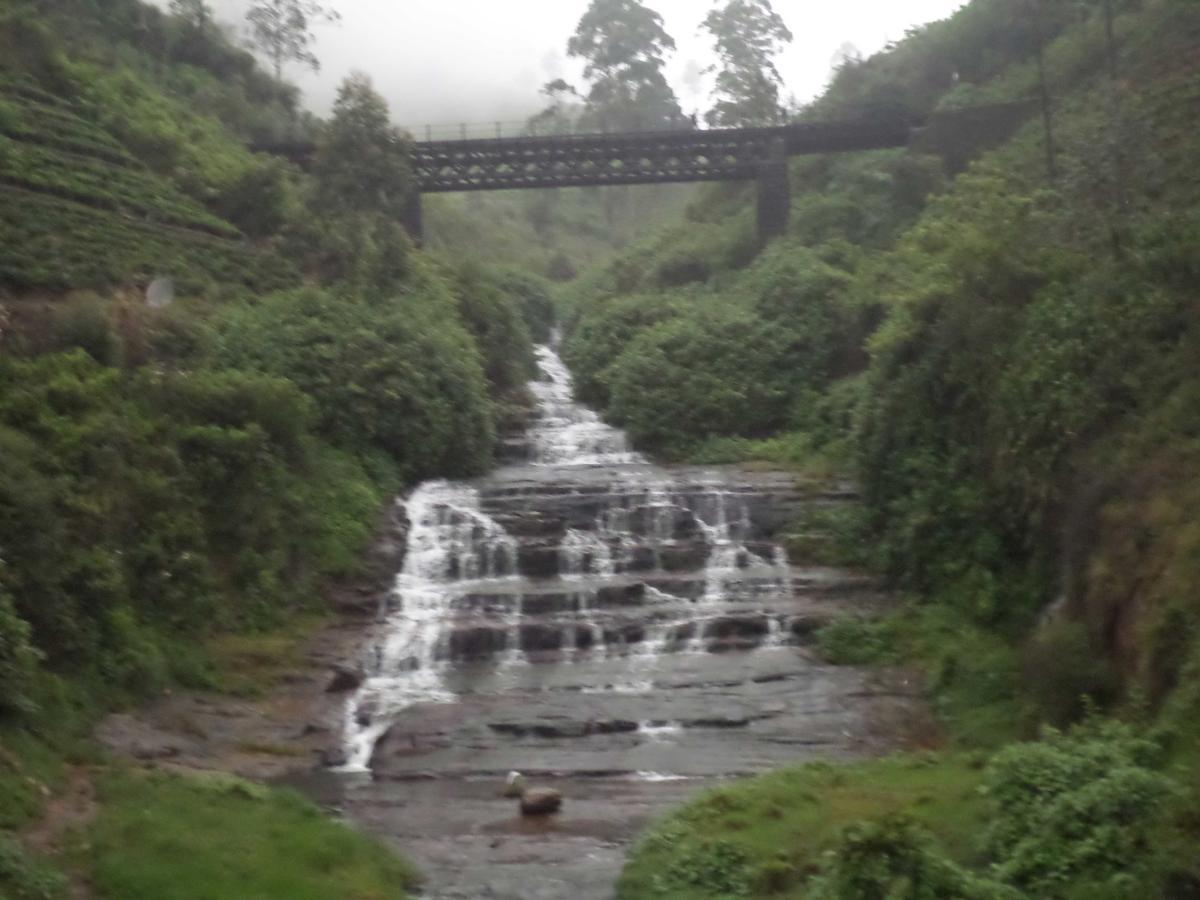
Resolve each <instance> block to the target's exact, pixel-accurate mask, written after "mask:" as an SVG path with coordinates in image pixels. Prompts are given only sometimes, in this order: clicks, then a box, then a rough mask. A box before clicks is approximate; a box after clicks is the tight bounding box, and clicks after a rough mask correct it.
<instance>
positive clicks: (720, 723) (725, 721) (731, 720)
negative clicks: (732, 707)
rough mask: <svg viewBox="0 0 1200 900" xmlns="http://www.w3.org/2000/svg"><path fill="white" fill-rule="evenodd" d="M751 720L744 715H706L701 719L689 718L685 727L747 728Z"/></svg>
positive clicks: (684, 724)
mask: <svg viewBox="0 0 1200 900" xmlns="http://www.w3.org/2000/svg"><path fill="white" fill-rule="evenodd" d="M749 724H750V720H749V719H748V718H745V717H744V716H706V717H704V718H700V719H687V720H685V721H684V722H683V727H684V728H745V727H746V726H748V725H749Z"/></svg>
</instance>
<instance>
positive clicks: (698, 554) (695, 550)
mask: <svg viewBox="0 0 1200 900" xmlns="http://www.w3.org/2000/svg"><path fill="white" fill-rule="evenodd" d="M708 552H709V551H708V545H707V544H705V543H703V542H701V541H690V542H688V543H684V544H676V545H674V546H663V547H660V548H659V550H658V558H659V562H660V563H661V565H662V567H663V569H664V570H665V571H667V572H695V571H698V570H700V569H703V568H704V566H705V565H706V564H707V563H708Z"/></svg>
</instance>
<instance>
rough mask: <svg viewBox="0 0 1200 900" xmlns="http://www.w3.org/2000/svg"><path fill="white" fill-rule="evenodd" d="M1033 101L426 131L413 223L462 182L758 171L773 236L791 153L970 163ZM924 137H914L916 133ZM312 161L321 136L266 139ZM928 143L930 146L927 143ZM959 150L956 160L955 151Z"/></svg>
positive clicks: (657, 180) (645, 178)
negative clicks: (627, 126)
mask: <svg viewBox="0 0 1200 900" xmlns="http://www.w3.org/2000/svg"><path fill="white" fill-rule="evenodd" d="M1029 114H1030V107H1029V104H1028V103H1027V102H1025V103H1020V102H1019V103H1014V104H1001V105H997V106H990V107H977V108H973V109H968V110H963V111H959V112H954V113H949V114H939V115H937V116H934V117H933V119H931V120H930V122H929V123H927V124H926V126H925V127H922V128H917V127H914V125H913V123H911V122H909V121H905V120H902V119H899V118H896V117H894V116H889V115H886V114H880V115H876V116H874V117H871V118H864V119H859V120H855V121H827V122H819V121H817V122H799V123H794V124H790V125H781V126H776V127H769V128H721V129H689V130H677V129H674V130H667V131H638V132H626V133H615V134H614V133H609V134H564V135H533V136H530V135H526V136H520V137H499V136H497V137H488V138H459V139H454V140H425V141H417V142H414V143H413V144H411V145H410V157H411V161H412V166H413V171H414V173H415V176H416V180H417V187H418V191H417V192H414V194H413V197H412V200H411V201H410V204H409V209H408V210H407V212H406V215H405V223H404V224H405V226H406V227H407V228H408V230H409V232H410V234H412V235H413V237H414V239H415V240H417V241H418V243H419V242H420V240H421V237H422V223H421V195H423V194H440V193H451V192H460V191H498V190H530V189H545V188H561V187H589V186H593V187H594V186H601V187H603V186H614V185H633V184H667V183H679V182H700V181H757V183H758V227H759V234H760V237H761V239H762V240H763V241H764V242H765V241H767V240H770V239H771V238H772V237H775V236H777V235H780V234H782V233H784V232H785V231H786V230H787V226H788V214H789V210H790V206H791V185H790V182H789V177H788V166H787V161H788V158H789V157H792V156H797V155H801V154H822V153H847V152H853V151H863V150H878V149H881V148H886V147H904V146H908V145H910V144H913V143H917V144H920V143H925V144H930V143H931V138H932V143H933V144H936V145H938V146H937V147H936V148H934V149H936V151H937V152H943V154H944V155H945V154H946V153H949V154H950V159H949V160H948V161H951V162H953V163H954V164H955V165H959V164H965V163H963V160H965V159H966V158H968V157H969V156H970V155H971V154H972V153H973V152H974V150H976V149H978V147H979V146H980V145H982V144H994V143H997V142H998V139H999V138H1001V137H1004V136H1007V135H1008V134H1011V133H1012V131H1014V130H1015V129H1016V128H1017V127H1019V125H1020V124H1021V123H1022V122H1023V121H1024V120H1025V119H1026V118H1027V117H1028V116H1029ZM918 136H921V139H920V140H918V141H914V138H915V137H918ZM254 149H257V150H261V151H264V152H269V153H276V154H279V155H283V156H287V157H289V158H291V159H293V160H294V161H296V162H299V163H301V164H303V163H304V162H306V161H307V160H308V159H309V158H311V156H312V154H313V152H314V149H315V147H314V146H313V145H312V144H286V145H276V146H260V147H256V148H254ZM926 149H930V148H929V147H927V148H926ZM955 156H957V157H960V158H959V159H957V160H955V159H954V157H955Z"/></svg>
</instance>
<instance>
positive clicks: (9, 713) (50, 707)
mask: <svg viewBox="0 0 1200 900" xmlns="http://www.w3.org/2000/svg"><path fill="white" fill-rule="evenodd" d="M172 9H173V12H172V14H169V15H168V14H164V13H163V12H161V11H159V10H158V9H156V8H153V7H151V6H147V5H144V4H142V3H140V2H138V0H115V2H111V3H105V4H101V5H100V6H96V5H95V4H92V3H89V2H85V0H78V2H76V0H68V2H66V3H61V4H56V5H55V6H54V9H53V10H48V9H47V8H46V7H45V5H44V4H40V3H32V2H30V3H26V2H19V3H16V4H10V5H9V7H6V8H5V10H4V11H3V12H0V895H3V896H4V897H14V898H22V900H24V898H27V897H28V898H35V897H36V898H39V900H47V898H57V897H60V896H64V894H63V888H64V884H65V879H64V877H63V876H62V875H61V874H59V873H58V872H56V869H63V870H69V871H71V872H72V873H73V874H78V875H79V876H80V877H84V878H86V879H87V880H88V881H89V883H90V884H92V885H93V886H94V888H95V890H96V892H97V894H98V895H99V896H104V897H113V898H121V900H133V898H138V897H145V898H154V900H159V898H162V897H165V896H168V895H169V896H172V897H185V896H195V897H201V896H204V897H208V896H222V897H241V896H262V897H266V896H278V897H284V896H286V897H296V898H302V897H312V898H318V897H320V898H329V900H334V898H337V900H342V898H346V897H359V898H363V900H366V898H375V897H378V898H382V897H389V898H391V897H402V896H404V892H405V889H406V888H407V887H409V886H411V885H412V883H413V880H414V879H413V876H412V872H411V871H410V870H409V868H408V867H407V865H406V864H405V863H403V862H402V861H400V860H398V859H397V858H395V857H393V856H392V855H391V854H390V853H389V852H388V851H387V850H386V849H384V848H383V847H382V846H379V845H376V844H375V843H374V842H372V841H370V840H368V839H366V838H364V837H362V836H360V835H357V834H355V833H354V832H352V831H350V830H349V829H347V828H344V827H342V826H341V825H338V824H335V823H332V822H330V821H329V820H327V819H326V818H324V817H322V816H321V815H320V814H319V813H318V811H317V810H315V809H314V808H312V807H310V806H308V805H307V804H305V803H303V802H302V801H300V800H299V799H298V798H295V797H293V796H291V795H288V794H285V793H278V792H273V791H270V792H268V791H265V790H263V789H260V788H256V787H253V786H251V785H247V784H243V783H240V782H230V781H219V780H218V781H194V780H185V779H180V778H168V777H165V776H151V775H142V774H134V773H126V772H119V771H118V772H107V773H106V774H104V775H103V778H102V779H101V782H100V790H99V805H98V811H97V818H96V820H95V822H94V824H93V825H92V826H91V827H90V828H89V829H88V830H87V831H86V833H83V834H79V835H74V836H73V837H72V842H73V846H74V849H73V850H70V851H69V852H66V853H64V854H61V855H60V856H58V857H55V858H54V859H53V860H49V861H43V860H40V859H36V858H34V857H33V856H30V855H29V854H28V853H27V852H26V851H24V850H22V849H21V846H22V845H21V843H20V841H19V840H17V839H14V838H11V837H10V833H12V832H16V831H19V830H20V829H22V828H23V827H25V826H27V825H28V824H29V823H30V822H31V821H32V820H34V819H36V817H37V816H38V813H39V811H40V809H41V808H42V806H43V804H44V803H45V801H46V798H47V797H48V796H50V795H51V794H52V793H53V792H54V791H55V789H56V788H57V787H58V786H59V785H60V784H61V781H62V779H63V777H64V774H65V773H66V772H67V771H69V770H71V766H74V765H78V764H81V763H84V762H87V763H96V762H97V760H96V751H95V748H94V746H93V745H92V744H91V743H90V742H89V741H88V739H87V737H86V736H87V734H88V732H89V731H90V729H91V727H92V726H93V725H94V723H95V721H96V720H97V718H99V717H100V716H102V715H104V714H105V713H106V712H108V711H109V710H111V709H113V708H116V707H120V706H122V705H125V704H129V703H134V702H139V701H141V700H144V699H145V698H148V697H150V696H153V695H154V694H155V693H157V692H160V691H162V690H164V689H169V688H172V687H174V686H177V685H183V686H187V687H196V688H204V689H209V690H218V691H225V692H229V693H234V694H239V695H247V694H252V693H255V692H258V691H262V690H264V689H266V688H268V687H269V686H270V685H271V684H272V683H274V682H275V681H276V680H277V679H278V678H280V677H281V674H282V673H285V672H286V671H287V670H288V668H289V664H290V663H291V661H292V660H293V659H294V658H295V654H296V651H297V647H298V646H300V644H301V643H302V641H303V640H304V638H305V636H306V635H308V634H309V633H310V632H311V629H312V628H313V627H315V624H316V623H319V622H320V621H322V618H323V616H324V615H325V604H324V600H323V596H324V594H325V591H326V589H327V587H328V586H329V584H330V583H331V581H333V580H335V579H341V578H346V577H350V576H353V575H355V574H356V573H357V572H358V571H359V568H360V566H361V565H362V562H361V560H362V551H363V550H364V548H365V547H366V546H367V545H368V543H369V541H370V540H371V539H372V536H373V532H374V529H375V527H376V525H377V522H378V518H379V512H380V510H381V509H382V508H383V507H384V505H385V504H386V503H387V502H388V501H389V500H390V499H391V498H392V497H393V496H394V495H395V493H396V492H397V491H399V490H401V489H402V488H404V487H405V486H407V485H410V484H412V483H414V482H415V481H416V480H419V479H422V478H431V477H439V476H447V477H448V476H461V475H470V474H476V473H479V472H482V471H484V470H485V469H486V468H487V467H488V466H489V465H490V464H491V461H492V459H493V452H494V449H495V436H496V433H497V429H498V426H499V425H500V424H507V423H509V422H510V421H512V419H513V418H514V417H516V416H518V415H520V413H521V410H522V408H523V405H524V404H525V403H526V397H525V388H524V384H525V381H526V379H527V378H528V377H529V376H530V375H531V373H532V344H531V336H530V335H531V332H533V333H536V334H538V335H539V336H540V337H543V338H544V337H545V336H546V335H547V334H548V332H549V329H550V323H551V321H552V320H553V313H554V310H553V305H552V302H551V295H550V289H549V287H548V286H547V285H546V284H545V283H544V282H542V281H541V280H539V279H538V278H537V277H536V276H529V275H525V274H523V273H519V272H514V271H512V270H502V269H493V268H490V267H488V266H487V265H485V264H477V263H474V262H471V261H469V260H464V259H462V258H461V256H459V257H456V258H455V260H454V262H453V263H451V262H448V261H444V260H439V259H436V258H432V257H431V256H427V255H424V254H418V253H417V252H416V251H415V250H414V248H413V247H412V243H411V241H410V240H409V238H408V236H407V235H406V234H405V233H404V230H403V228H402V226H401V225H400V224H399V216H400V215H401V214H402V213H403V211H404V210H405V209H406V207H407V205H408V204H409V202H410V199H411V191H412V178H411V174H410V172H409V168H408V161H407V160H408V153H407V139H406V137H405V136H404V135H402V134H400V133H399V132H398V131H397V130H396V129H395V128H394V127H392V126H391V125H390V123H389V113H388V109H387V106H386V104H385V103H384V101H383V100H382V98H381V97H379V96H378V95H377V94H376V93H375V92H374V90H373V89H372V88H371V85H370V83H369V82H368V81H367V80H366V79H364V78H361V77H355V78H352V79H350V80H348V81H347V82H346V83H345V84H344V85H343V87H342V90H341V92H340V94H339V98H338V101H337V103H336V104H335V107H334V110H333V113H332V116H331V119H330V121H329V122H327V123H318V122H316V121H314V120H312V119H311V118H309V117H306V116H304V115H301V114H300V113H299V112H298V110H297V108H296V92H295V90H294V89H293V88H291V87H289V86H287V85H284V84H282V83H280V82H279V81H277V80H276V79H274V78H271V77H270V76H268V75H266V74H264V73H263V72H261V71H259V70H258V69H257V68H256V67H255V65H254V62H253V60H252V58H251V57H249V56H248V55H247V54H246V53H244V52H243V51H240V50H237V49H235V48H234V47H232V46H231V45H230V44H229V43H228V42H227V40H226V38H225V37H224V36H223V35H222V34H221V33H220V31H219V30H218V29H217V28H216V27H215V26H214V25H213V23H212V21H211V19H210V18H209V17H208V16H207V13H206V7H204V5H203V4H202V3H201V4H196V3H181V4H175V5H173V7H172ZM285 132H286V135H287V136H288V137H291V138H293V139H296V138H301V139H303V138H314V139H315V140H316V143H317V153H316V156H315V158H314V160H313V165H312V167H311V170H310V171H307V172H305V171H301V170H300V169H298V168H296V167H294V166H291V165H289V164H287V163H285V162H282V161H280V160H277V159H269V158H265V157H262V156H258V155H256V154H254V153H253V152H251V151H250V150H249V149H248V146H247V142H248V141H254V140H271V139H273V138H277V137H279V136H281V135H284V134H285ZM159 277H169V278H170V279H171V281H172V282H173V284H174V294H175V297H174V299H173V300H172V299H170V298H167V305H165V307H163V308H151V306H150V305H149V304H148V303H147V302H145V301H144V300H143V297H144V295H145V289H146V287H147V285H148V284H149V283H150V281H151V280H152V279H154V278H159ZM189 892H190V893H189Z"/></svg>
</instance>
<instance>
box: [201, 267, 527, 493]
mask: <svg viewBox="0 0 1200 900" xmlns="http://www.w3.org/2000/svg"><path fill="white" fill-rule="evenodd" d="M435 289H436V288H435ZM452 302H453V301H452V298H451V297H449V296H448V294H447V293H446V291H445V288H444V287H442V288H441V296H438V295H437V294H436V293H435V294H433V295H432V296H431V295H430V294H429V293H428V292H422V291H420V290H417V291H414V292H411V293H407V294H403V295H401V296H399V297H398V298H396V299H394V300H387V301H384V300H366V299H360V298H357V297H354V296H344V295H342V296H339V295H337V294H335V293H333V292H327V291H320V290H316V289H311V288H309V289H304V290H302V291H299V292H296V293H286V294H277V295H274V296H272V297H269V298H267V299H266V300H265V301H263V302H262V303H259V304H256V305H254V306H249V307H246V308H245V309H242V310H238V311H235V312H233V313H232V314H231V315H230V317H229V319H228V320H227V322H226V323H225V327H224V328H223V336H222V339H221V346H220V349H219V351H218V353H217V361H218V364H219V365H220V366H222V367H228V368H231V369H242V370H247V371H256V372H263V373H266V374H270V375H273V376H278V377H280V378H286V379H288V381H289V382H291V383H292V384H295V385H296V386H297V387H299V389H300V390H301V391H303V392H304V393H305V394H306V395H307V396H308V397H309V398H311V399H312V400H313V402H314V406H315V408H316V409H317V410H319V419H318V422H317V428H318V430H319V431H320V433H321V434H322V435H323V436H324V437H326V438H327V439H328V440H330V441H333V442H335V443H338V444H339V445H341V446H344V447H348V448H352V449H355V450H358V451H360V452H363V453H384V454H387V456H389V457H390V458H391V459H392V460H393V461H394V462H395V463H396V464H397V465H398V466H399V469H400V472H401V473H402V475H403V476H404V477H405V479H406V480H412V481H415V480H419V479H421V478H427V477H431V476H433V475H439V474H440V475H468V474H474V473H478V472H479V471H481V470H482V469H483V468H484V467H485V466H486V464H487V463H488V461H489V460H490V458H491V451H492V442H493V431H492V422H491V410H490V408H489V405H488V398H487V385H486V383H485V381H484V374H483V369H482V362H481V359H480V354H479V350H478V349H476V345H475V343H474V341H473V340H472V337H471V335H470V334H469V333H468V331H467V330H466V328H465V327H464V325H463V324H462V322H461V321H460V320H459V319H458V317H457V316H456V315H455V311H454V308H453V306H452ZM527 344H528V341H527V340H526V347H523V348H522V349H525V350H526V352H528V350H527Z"/></svg>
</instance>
